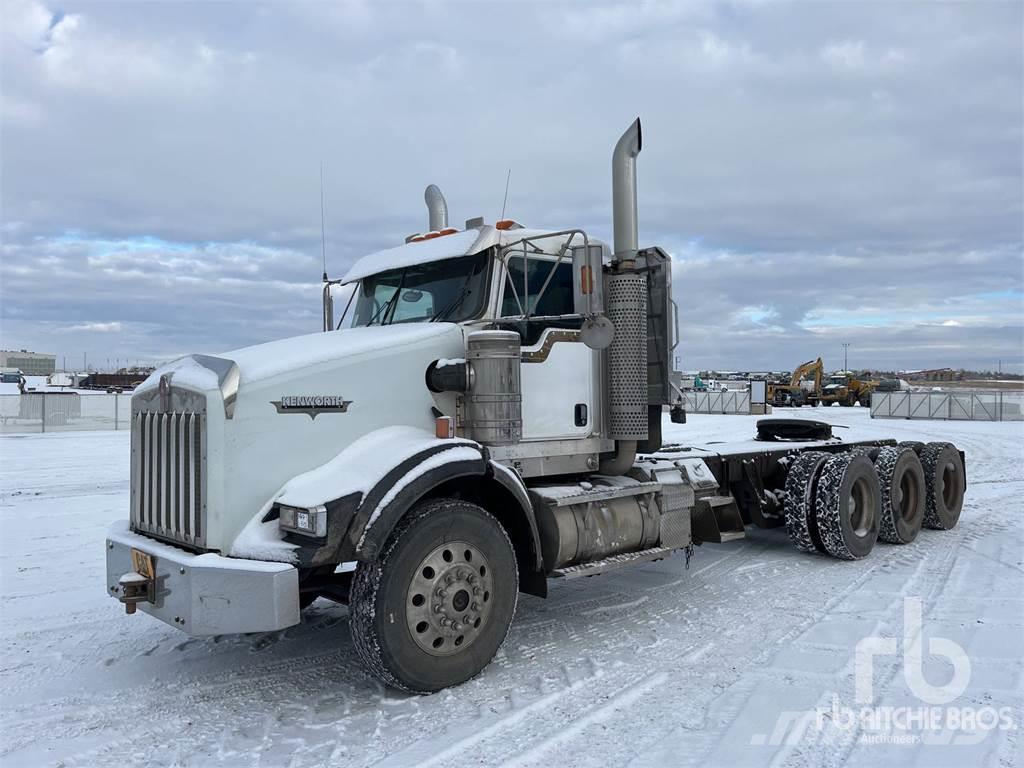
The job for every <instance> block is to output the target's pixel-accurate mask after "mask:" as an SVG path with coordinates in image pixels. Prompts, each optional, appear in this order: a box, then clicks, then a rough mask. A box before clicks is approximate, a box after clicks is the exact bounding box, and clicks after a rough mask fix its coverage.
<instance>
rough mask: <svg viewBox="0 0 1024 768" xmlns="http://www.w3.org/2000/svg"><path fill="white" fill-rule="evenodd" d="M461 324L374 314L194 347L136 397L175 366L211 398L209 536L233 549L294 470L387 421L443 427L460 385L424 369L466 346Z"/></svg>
mask: <svg viewBox="0 0 1024 768" xmlns="http://www.w3.org/2000/svg"><path fill="white" fill-rule="evenodd" d="M463 332H464V329H463V328H462V326H459V325H455V324H453V323H409V324H401V325H387V326H373V327H369V328H353V329H347V330H342V331H333V332H329V333H315V334H310V335H307V336H296V337H294V338H289V339H281V340H280V341H273V342H270V343H267V344H258V345H256V346H252V347H245V348H243V349H236V350H232V351H230V352H225V353H223V354H221V355H217V356H215V357H210V356H204V355H192V356H190V357H186V358H182V359H180V360H177V361H175V362H173V363H171V364H169V365H167V366H164V367H163V368H161V369H159V370H158V371H157V372H156V373H155V374H154V375H153V376H151V377H150V379H149V380H147V382H146V383H145V384H144V385H143V386H141V387H140V388H139V390H137V391H136V394H135V396H134V399H133V406H134V404H135V403H138V404H140V405H141V404H143V403H144V402H145V403H151V402H152V399H153V398H154V397H156V396H157V393H156V392H155V391H151V390H153V389H154V388H158V387H159V385H160V379H161V377H165V376H167V377H169V380H170V382H171V386H172V388H175V389H184V390H194V391H199V392H202V393H203V394H204V395H205V396H206V397H207V398H208V400H206V401H205V402H206V403H207V405H208V407H206V409H205V416H204V420H203V423H204V424H205V425H206V434H205V442H204V451H203V452H204V454H205V457H206V463H205V474H204V479H205V483H206V496H205V508H206V515H207V519H206V523H205V525H206V529H205V530H206V546H207V547H208V548H210V549H215V550H218V549H219V550H222V551H227V550H228V549H230V546H231V543H232V542H233V541H234V539H235V537H236V536H237V535H238V534H239V532H240V531H241V530H242V529H243V528H244V527H245V526H246V524H247V523H249V521H250V520H251V519H252V518H253V516H254V515H257V514H258V513H260V512H261V510H262V511H266V508H267V506H268V504H269V502H270V501H271V500H272V499H273V498H275V497H276V496H277V495H278V494H279V493H280V492H281V489H282V488H284V486H285V485H286V484H287V483H288V482H289V481H290V480H292V479H293V478H295V477H296V476H298V475H301V474H303V473H306V472H308V471H310V470H312V469H315V468H316V467H319V466H321V465H323V464H325V463H327V462H329V461H331V460H332V459H334V458H335V457H336V456H338V455H339V454H340V453H341V452H342V451H344V450H345V449H346V448H347V447H349V446H351V445H352V444H354V443H356V442H357V441H359V439H360V438H362V437H364V436H366V435H369V434H371V433H373V432H376V431H378V430H381V429H385V428H393V427H411V428H415V429H418V430H421V431H424V432H425V433H428V434H433V432H434V420H435V416H436V413H444V414H446V415H454V413H455V398H454V395H451V394H450V393H432V392H431V391H430V390H429V389H427V385H426V381H425V380H424V374H425V373H426V370H427V367H428V366H429V365H430V363H431V362H433V361H434V360H437V359H442V358H452V357H461V356H462V355H463V354H464V351H465V340H464V336H463ZM367 458H369V457H367Z"/></svg>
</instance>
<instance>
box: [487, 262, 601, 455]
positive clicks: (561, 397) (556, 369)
mask: <svg viewBox="0 0 1024 768" xmlns="http://www.w3.org/2000/svg"><path fill="white" fill-rule="evenodd" d="M506 263H507V271H506V274H505V279H504V281H503V293H502V298H501V304H500V305H499V316H501V317H509V318H514V317H522V316H523V315H524V314H526V312H527V311H529V315H530V316H545V317H548V318H552V316H564V315H572V314H573V311H574V307H573V287H572V262H571V261H570V260H568V259H563V260H562V261H561V262H560V263H557V264H556V262H555V260H554V259H553V258H550V257H548V258H543V257H539V256H531V257H530V258H529V259H527V260H525V263H524V259H523V257H522V256H509V257H508V258H507V261H506ZM524 267H525V274H524ZM545 283H546V286H545ZM542 289H543V291H542ZM507 327H510V328H515V329H516V330H518V331H519V334H520V336H521V337H522V365H521V366H520V376H521V381H522V394H523V440H524V441H531V440H559V439H572V438H582V437H589V436H590V435H591V434H593V433H594V418H595V415H596V410H595V402H594V401H595V392H594V373H595V370H596V369H597V368H596V366H597V365H598V364H599V359H598V358H597V357H596V356H597V354H598V353H597V352H595V351H593V350H591V349H590V348H589V347H587V346H586V345H584V344H583V342H582V341H581V340H580V334H579V328H580V321H579V320H577V319H574V318H566V319H565V320H560V319H558V318H557V317H555V318H554V319H547V320H520V321H519V322H518V323H512V324H510V325H509V326H507Z"/></svg>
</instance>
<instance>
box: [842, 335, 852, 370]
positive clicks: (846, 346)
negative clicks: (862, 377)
mask: <svg viewBox="0 0 1024 768" xmlns="http://www.w3.org/2000/svg"><path fill="white" fill-rule="evenodd" d="M849 348H850V342H848V341H844V342H843V370H844V371H849V370H850V364H849V363H848V362H847V354H846V350H848V349H849Z"/></svg>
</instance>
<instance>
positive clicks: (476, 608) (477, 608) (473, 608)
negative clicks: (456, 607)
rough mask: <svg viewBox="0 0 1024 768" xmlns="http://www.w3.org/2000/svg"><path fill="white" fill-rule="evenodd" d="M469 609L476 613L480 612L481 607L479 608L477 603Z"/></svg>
mask: <svg viewBox="0 0 1024 768" xmlns="http://www.w3.org/2000/svg"><path fill="white" fill-rule="evenodd" d="M469 607H470V609H471V610H474V611H479V610H480V606H479V605H477V604H476V603H473V604H472V605H471V606H469Z"/></svg>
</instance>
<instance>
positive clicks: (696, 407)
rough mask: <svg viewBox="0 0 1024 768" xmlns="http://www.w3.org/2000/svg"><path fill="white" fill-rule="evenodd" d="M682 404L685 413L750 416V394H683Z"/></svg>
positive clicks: (745, 392) (733, 392)
mask: <svg viewBox="0 0 1024 768" xmlns="http://www.w3.org/2000/svg"><path fill="white" fill-rule="evenodd" d="M683 404H684V405H685V407H686V412H687V413H734V414H750V413H752V411H751V408H750V392H749V391H740V390H731V391H726V392H684V393H683Z"/></svg>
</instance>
